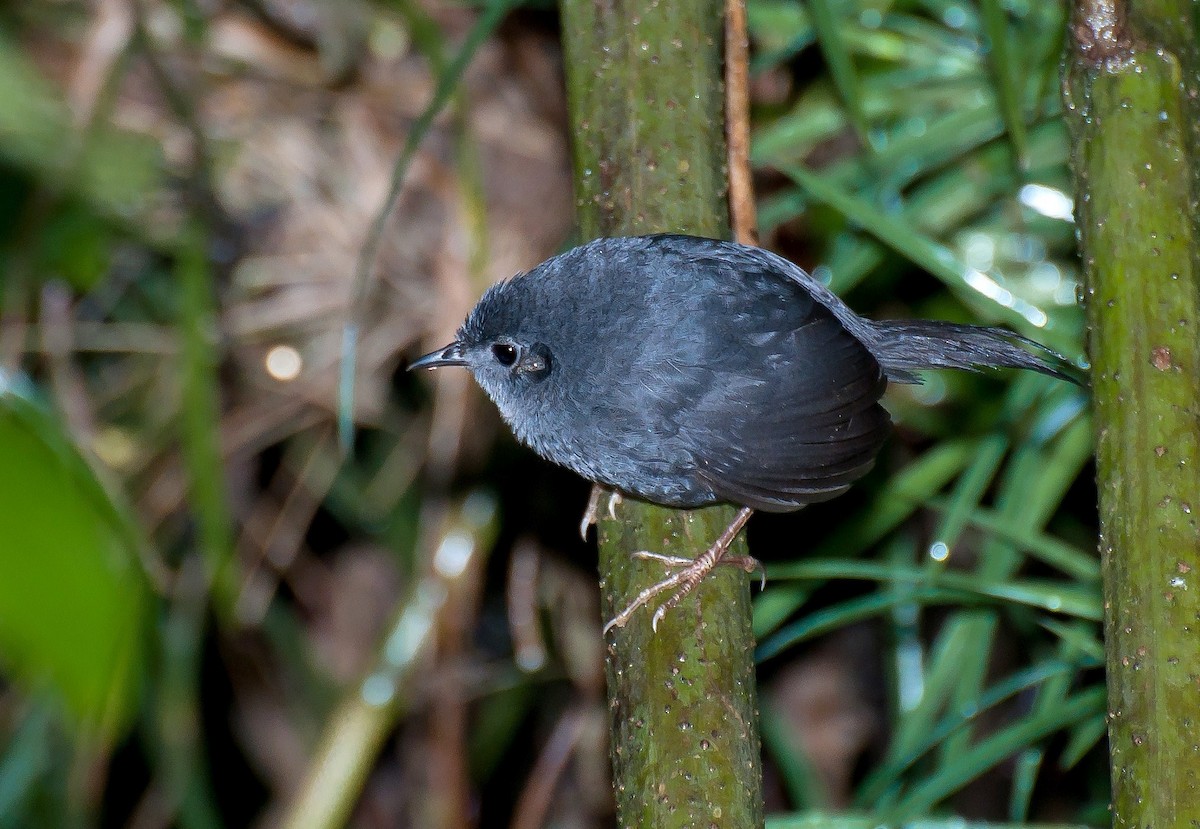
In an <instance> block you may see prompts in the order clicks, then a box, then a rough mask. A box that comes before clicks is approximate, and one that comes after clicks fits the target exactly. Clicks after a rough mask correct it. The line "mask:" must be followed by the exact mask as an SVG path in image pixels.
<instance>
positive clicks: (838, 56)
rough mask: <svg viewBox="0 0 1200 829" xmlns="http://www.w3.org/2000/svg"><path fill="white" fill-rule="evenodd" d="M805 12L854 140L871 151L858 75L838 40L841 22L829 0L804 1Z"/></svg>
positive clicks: (841, 42) (843, 44)
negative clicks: (844, 108) (815, 35)
mask: <svg viewBox="0 0 1200 829" xmlns="http://www.w3.org/2000/svg"><path fill="white" fill-rule="evenodd" d="M808 8H809V11H810V13H811V15H812V23H813V28H814V29H815V30H816V33H817V43H818V44H819V45H820V47H821V54H823V55H824V56H825V62H826V64H828V66H829V74H830V76H831V77H832V78H833V84H834V86H835V87H836V88H837V91H838V95H839V96H840V97H841V99H842V104H843V105H844V106H845V107H846V113H847V114H848V116H849V118H850V123H851V124H852V125H853V126H854V131H855V132H856V133H858V139H859V141H861V142H862V145H863V147H865V148H867V149H868V150H872V149H874V145H873V144H872V142H871V136H870V132H869V130H868V128H867V116H866V113H865V112H864V111H863V101H862V94H861V93H860V91H859V81H858V72H857V71H856V70H855V68H854V60H853V59H852V58H851V56H850V49H849V48H848V47H847V45H846V39H845V38H844V37H843V36H842V22H841V20H839V19H838V18H839V14H838V10H837V9H835V8H834V7H833V4H832V3H831V2H830V0H808Z"/></svg>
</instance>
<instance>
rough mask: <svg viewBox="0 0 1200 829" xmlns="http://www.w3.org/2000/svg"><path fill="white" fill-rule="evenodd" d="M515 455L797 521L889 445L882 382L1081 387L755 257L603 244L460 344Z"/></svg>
mask: <svg viewBox="0 0 1200 829" xmlns="http://www.w3.org/2000/svg"><path fill="white" fill-rule="evenodd" d="M438 365H465V366H467V367H468V368H470V369H471V371H472V372H473V374H474V375H475V378H476V380H477V381H478V382H479V384H480V386H482V387H483V389H484V391H485V392H487V394H488V396H489V397H491V399H492V400H493V401H494V402H495V403H496V405H497V406H498V408H499V409H500V413H501V415H502V416H503V417H504V419H505V421H506V422H508V424H509V425H510V426H511V427H512V429H513V431H514V432H515V434H516V436H517V438H518V439H519V440H521V441H522V442H523V443H525V444H526V445H528V446H530V447H531V448H532V449H534V451H536V452H537V453H538V454H540V455H542V456H543V457H545V458H548V459H549V460H551V461H553V462H555V463H558V464H561V465H563V466H566V467H568V468H570V469H572V470H574V471H576V472H578V473H579V474H580V475H582V476H583V477H585V478H587V479H589V480H591V481H594V482H596V483H600V484H603V485H605V486H608V487H610V488H613V489H616V490H620V491H622V492H625V493H628V494H631V495H634V496H636V497H639V498H642V499H644V500H647V501H651V502H654V503H658V504H663V505H665V506H671V507H680V508H694V507H700V506H705V505H707V504H713V503H722V502H725V503H733V504H738V505H741V506H747V507H752V508H755V509H762V510H767V511H785V510H791V509H796V508H798V507H801V506H803V505H804V504H808V503H812V502H814V501H821V500H826V499H828V498H832V497H834V496H836V495H839V494H841V493H842V492H844V491H845V490H846V489H848V488H849V486H850V485H851V484H852V483H853V482H854V481H855V480H857V479H858V478H860V477H861V476H862V475H864V474H865V473H866V472H867V471H868V470H869V469H870V468H871V465H872V464H873V463H874V460H875V456H876V455H877V454H878V452H879V449H880V447H881V445H882V444H883V441H884V440H885V438H886V437H887V434H888V432H889V424H890V421H889V417H888V414H887V412H886V411H885V410H884V409H883V407H882V406H880V405H879V399H880V397H881V396H882V394H883V392H884V389H885V387H886V385H887V382H888V381H889V380H890V381H892V382H901V383H908V382H917V377H916V375H915V374H914V372H917V371H920V370H923V369H928V368H956V369H970V370H975V369H980V368H984V367H1013V368H1022V369H1031V370H1033V371H1040V372H1042V373H1044V374H1049V375H1052V376H1055V377H1061V378H1065V379H1071V377H1070V374H1069V371H1068V367H1067V365H1066V364H1065V363H1064V362H1063V361H1062V360H1061V359H1060V358H1058V357H1056V356H1055V355H1053V354H1052V353H1051V352H1048V351H1046V350H1045V349H1043V348H1042V347H1041V346H1039V345H1037V344H1036V343H1033V342H1031V341H1029V340H1026V339H1025V338H1023V337H1020V336H1018V335H1016V334H1013V333H1011V332H1009V331H1005V330H1003V329H998V328H986V327H979V326H967V325H957V324H953V323H945V322H928V321H917V320H912V321H884V322H873V321H870V320H866V319H863V318H862V317H859V316H858V315H857V314H855V313H854V312H853V311H851V310H850V309H849V308H848V307H847V306H846V305H845V303H843V302H842V301H841V300H840V299H838V297H837V296H835V295H834V294H833V293H832V292H830V291H829V290H828V288H826V287H825V286H824V285H822V284H821V283H820V282H819V281H817V280H816V279H814V278H813V277H811V276H810V275H809V274H808V273H806V272H805V271H804V270H802V269H801V268H799V267H797V266H796V265H794V264H792V263H791V262H789V261H787V260H786V259H783V258H782V257H779V256H776V255H775V254H772V253H770V252H768V251H765V250H762V249H760V248H754V247H748V246H745V245H739V244H735V243H732V242H722V241H717V240H713V239H701V238H696V237H689V236H678V235H656V236H643V237H626V238H609V239H598V240H596V241H594V242H591V243H589V244H586V245H582V246H580V247H577V248H574V249H573V250H570V251H568V252H567V253H564V254H562V255H561V256H556V257H554V258H553V259H550V260H548V261H546V262H544V263H542V264H541V265H539V266H537V267H536V268H534V269H533V270H532V271H530V272H528V273H526V274H522V275H518V276H516V277H514V278H512V279H510V280H508V281H506V282H502V283H499V284H497V285H494V286H492V287H491V288H490V289H488V291H487V292H486V293H485V294H484V295H483V297H482V298H481V299H480V300H479V303H478V304H477V305H476V306H475V309H474V310H473V311H472V312H471V314H470V316H469V317H468V318H467V320H466V322H465V323H464V324H463V326H462V328H461V329H460V330H459V332H458V335H457V338H456V340H455V342H454V343H452V344H451V345H449V346H447V347H446V348H444V349H440V350H438V351H436V352H433V353H431V354H429V355H426V356H425V357H423V358H421V359H420V360H418V361H416V362H415V363H414V364H413V365H412V366H411V368H419V367H434V366H438Z"/></svg>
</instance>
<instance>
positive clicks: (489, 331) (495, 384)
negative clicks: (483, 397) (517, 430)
mask: <svg viewBox="0 0 1200 829" xmlns="http://www.w3.org/2000/svg"><path fill="white" fill-rule="evenodd" d="M520 279H521V277H517V278H516V279H514V280H510V281H508V282H502V283H499V284H497V285H493V286H492V287H491V288H489V289H488V291H487V292H486V293H485V294H484V295H483V298H482V299H480V300H479V303H478V304H477V305H476V306H475V308H474V310H472V311H471V314H470V316H468V317H467V321H466V322H464V323H463V325H462V327H461V328H459V329H458V334H457V335H456V336H455V339H454V342H452V343H450V344H449V345H447V346H444V347H442V348H439V349H437V350H436V351H431V352H430V353H428V354H426V355H424V356H423V357H420V358H418V359H417V360H415V361H413V362H412V363H411V364H410V365H409V367H408V369H409V371H412V370H413V369H418V368H440V367H442V366H465V367H467V368H468V369H470V370H471V373H472V374H474V375H475V380H476V382H477V383H479V385H480V387H482V388H483V390H484V391H485V392H487V395H488V397H490V398H491V399H492V400H493V402H495V404H496V406H497V407H498V408H499V409H500V413H501V414H502V415H504V417H505V419H506V420H508V421H509V422H512V415H514V414H515V413H516V412H517V411H518V409H519V408H521V406H522V401H527V400H528V398H529V397H530V396H531V393H532V390H533V389H534V388H536V387H538V386H540V385H541V384H542V383H543V382H544V381H546V380H547V379H549V378H550V376H551V375H552V374H553V372H554V357H553V355H552V354H551V351H550V347H549V346H548V345H546V344H545V343H544V342H542V341H541V339H539V338H538V337H537V336H536V335H534V334H532V333H530V332H529V330H528V325H527V324H526V320H527V319H528V315H527V314H526V313H525V309H524V308H523V306H524V305H525V304H526V303H525V302H524V300H525V299H526V297H525V296H524V293H525V292H523V291H521V290H520V286H519V282H520ZM526 405H527V404H526Z"/></svg>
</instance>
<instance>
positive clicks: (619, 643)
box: [563, 0, 763, 827]
mask: <svg viewBox="0 0 1200 829" xmlns="http://www.w3.org/2000/svg"><path fill="white" fill-rule="evenodd" d="M722 10H723V4H722V3H721V2H720V1H719V0H703V1H702V2H694V3H655V2H641V1H640V0H638V1H636V2H629V3H624V4H608V3H604V2H595V0H565V2H564V3H563V36H564V44H565V49H566V66H567V88H568V97H569V100H570V107H571V121H572V127H573V131H574V136H575V142H576V143H575V173H576V175H575V181H576V197H577V208H578V215H579V222H580V225H581V227H582V230H583V235H584V236H585V237H586V238H593V237H596V236H601V235H609V236H612V235H623V234H632V233H651V232H655V231H668V230H670V231H682V232H690V233H696V234H700V235H706V236H721V237H725V236H728V234H729V216H728V208H727V205H726V201H725V197H726V181H725V176H726V163H727V159H726V143H725V131H724V119H723V86H722V81H721V46H722V42H723V39H724V38H723V19H722ZM618 514H619V519H620V520H610V519H609V518H608V517H607V514H606V513H605V511H604V510H603V509H602V510H601V521H600V525H599V535H600V567H601V577H602V582H601V584H602V590H603V596H602V603H603V607H604V611H605V614H606V615H607V616H609V617H611V616H613V615H615V614H616V613H617V612H618V611H619V610H621V609H622V608H623V607H624V606H625V605H626V604H627V603H628V601H629V600H631V599H632V597H633V596H635V595H636V594H637V593H638V592H639V591H640V590H642V589H643V588H645V587H647V586H649V585H650V584H652V583H654V582H655V581H657V580H658V579H660V578H661V577H662V575H663V573H662V571H661V569H659V568H656V567H654V566H648V565H647V564H646V563H645V562H638V561H634V560H633V559H632V558H631V554H632V553H633V552H634V551H637V550H655V551H658V552H665V553H668V554H671V555H676V556H688V557H694V556H695V555H697V554H698V553H700V552H702V551H703V550H704V549H705V548H706V547H707V546H708V544H709V543H710V542H711V541H712V540H713V539H714V538H716V537H717V535H719V534H720V532H721V531H722V530H723V529H724V528H725V527H726V526H728V524H729V522H730V520H731V518H732V516H733V512H732V510H730V509H729V508H717V509H707V510H700V511H696V512H691V513H680V512H672V511H669V510H664V509H660V508H657V507H651V506H649V505H646V504H641V503H637V502H630V501H626V502H624V503H623V504H622V505H621V507H620V508H619V510H618ZM739 544H744V541H743V542H739ZM741 551H742V552H744V547H743V548H742V550H741ZM737 552H738V551H737V550H735V554H736V553H737ZM651 613H652V610H647V611H646V612H644V613H638V614H637V615H636V616H635V618H634V619H633V620H632V621H631V622H630V623H629V624H628V625H627V626H626V627H625V628H623V629H621V630H618V631H616V632H615V633H614V634H612V636H611V637H610V641H609V648H608V652H607V674H608V692H609V700H610V711H611V714H612V723H611V725H612V748H611V750H612V759H613V770H614V775H615V780H614V787H615V791H616V795H617V813H618V822H619V825H621V826H647V827H650V826H654V827H668V826H671V827H673V826H679V827H684V826H708V825H710V824H715V825H719V826H744V827H752V826H759V825H762V822H763V816H762V780H761V760H760V751H759V738H758V712H757V703H756V699H755V691H754V664H753V635H752V633H751V630H750V595H749V587H748V581H747V578H746V576H745V575H744V574H743V573H741V572H733V571H732V569H731V568H719V572H716V573H714V574H713V575H712V576H711V577H710V578H708V579H706V580H705V582H704V583H703V584H702V585H701V586H700V588H699V589H698V590H697V591H696V592H695V593H694V594H692V595H691V596H689V597H688V598H687V599H685V600H684V601H683V603H682V604H681V605H680V606H679V607H677V608H675V609H674V610H673V611H672V612H670V613H668V614H667V617H666V619H664V620H663V623H662V624H660V625H659V629H658V633H657V634H655V633H653V631H652V630H651V627H650V616H651Z"/></svg>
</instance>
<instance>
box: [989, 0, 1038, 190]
mask: <svg viewBox="0 0 1200 829" xmlns="http://www.w3.org/2000/svg"><path fill="white" fill-rule="evenodd" d="M979 5H980V10H981V11H982V12H983V30H984V33H985V34H986V36H987V43H988V47H989V55H988V57H989V58H990V60H989V61H988V62H989V64H990V65H991V69H992V75H993V78H994V83H995V87H996V96H997V97H998V98H999V100H1000V113H1001V114H1002V115H1003V116H1004V124H1005V126H1006V127H1007V128H1008V138H1009V140H1010V141H1011V142H1012V147H1013V153H1014V155H1015V158H1016V162H1017V168H1018V169H1019V170H1027V169H1029V146H1028V144H1029V142H1028V140H1027V138H1026V134H1025V116H1024V113H1023V112H1022V111H1021V99H1022V97H1023V95H1022V89H1021V86H1022V84H1021V83H1020V82H1019V81H1018V80H1017V78H1018V72H1019V71H1020V67H1019V65H1017V64H1016V60H1017V59H1016V58H1015V57H1014V55H1013V49H1012V38H1011V37H1010V35H1009V31H1008V18H1007V13H1006V12H1005V10H1004V4H1003V3H1002V2H1001V0H980V4H979ZM1021 74H1023V72H1022V73H1021Z"/></svg>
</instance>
